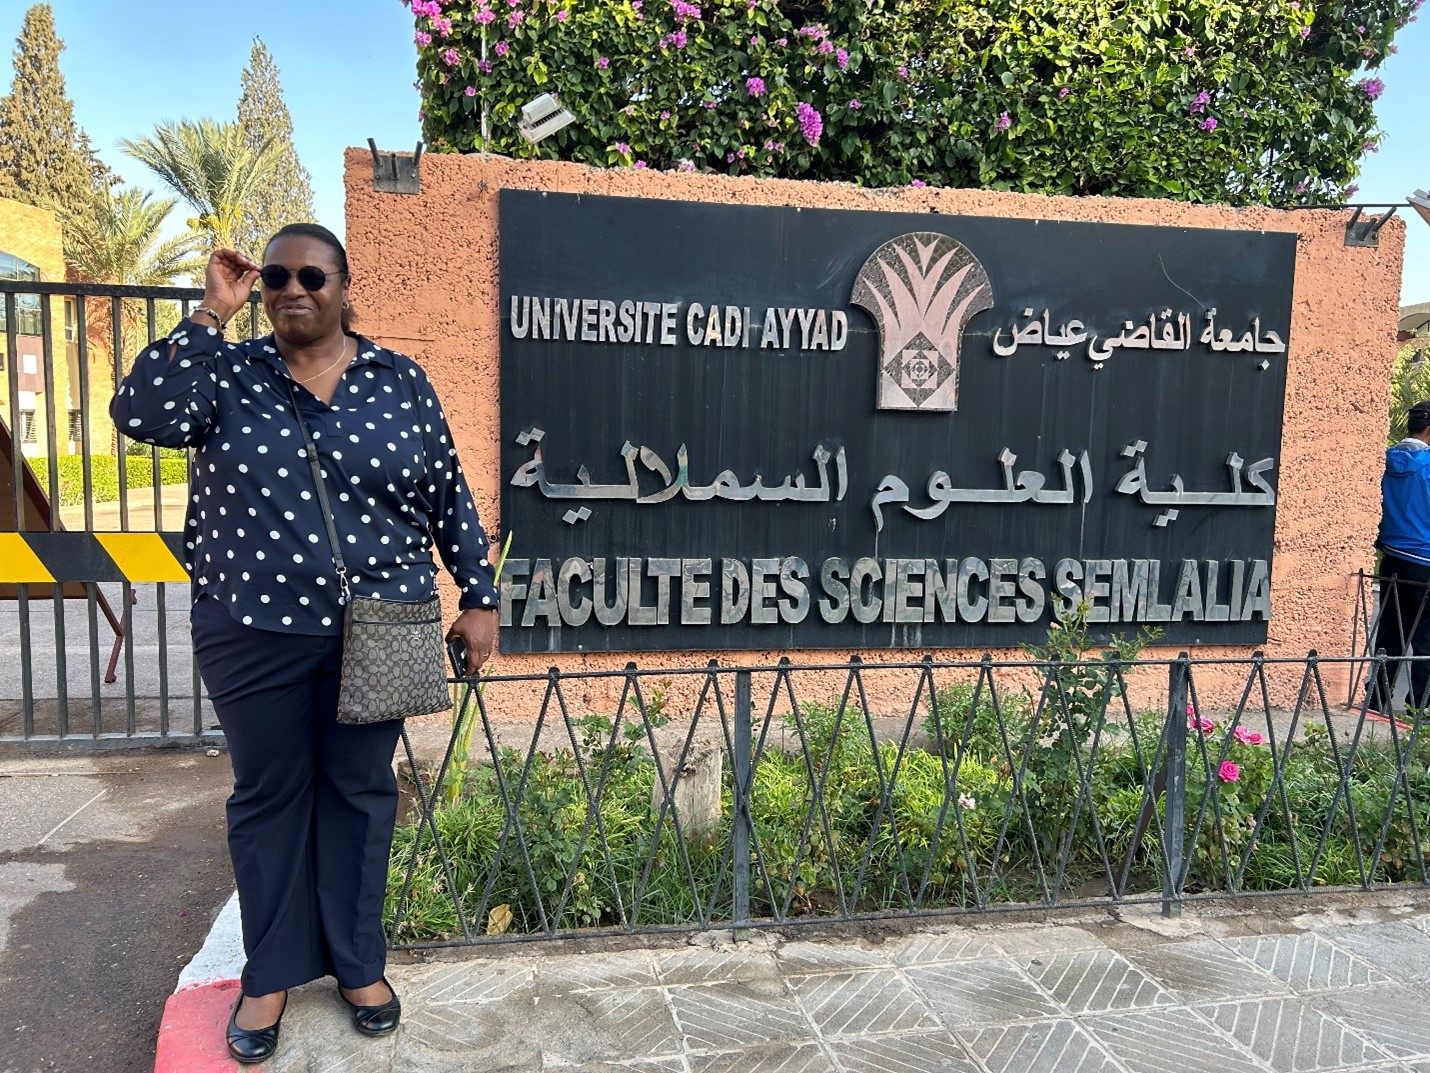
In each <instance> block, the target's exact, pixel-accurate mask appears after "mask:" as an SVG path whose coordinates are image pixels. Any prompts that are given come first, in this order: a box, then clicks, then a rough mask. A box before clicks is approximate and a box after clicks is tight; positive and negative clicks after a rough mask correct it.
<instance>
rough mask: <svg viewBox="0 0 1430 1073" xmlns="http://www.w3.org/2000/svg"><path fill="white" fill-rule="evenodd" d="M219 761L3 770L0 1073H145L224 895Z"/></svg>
mask: <svg viewBox="0 0 1430 1073" xmlns="http://www.w3.org/2000/svg"><path fill="white" fill-rule="evenodd" d="M229 788H230V772H229V765H228V757H227V755H219V756H217V757H209V756H206V755H205V754H204V753H202V752H198V753H194V752H179V751H174V750H163V751H153V752H148V753H139V754H127V755H122V756H109V757H102V758H97V759H93V760H90V759H80V760H76V759H73V758H56V759H29V758H24V757H14V756H12V757H9V758H5V759H0V1073H35V1071H41V1070H64V1071H66V1073H149V1071H151V1070H152V1069H153V1067H154V1047H155V1040H156V1037H157V1034H158V1029H159V1021H160V1017H161V1015H162V1013H163V1009H164V1002H165V1000H166V999H167V998H168V997H169V995H170V994H171V993H172V992H173V990H174V984H175V981H176V980H177V979H178V975H179V971H180V969H182V968H183V966H184V964H185V963H186V962H187V961H188V960H189V958H190V957H192V956H193V954H194V953H195V952H196V951H197V950H198V948H199V947H200V946H201V945H202V944H203V941H204V937H205V936H206V935H207V934H208V930H209V926H210V924H211V923H212V921H213V918H214V917H215V915H216V914H217V913H218V911H219V909H220V908H221V907H222V906H223V903H224V902H225V900H226V899H227V898H228V896H229V895H230V894H231V893H232V890H233V880H232V875H231V872H230V870H229V863H228V851H227V847H226V845H225V842H224V822H223V802H224V799H225V798H226V797H227V796H228V792H229Z"/></svg>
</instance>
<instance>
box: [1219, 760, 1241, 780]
mask: <svg viewBox="0 0 1430 1073" xmlns="http://www.w3.org/2000/svg"><path fill="white" fill-rule="evenodd" d="M1216 774H1217V778H1219V779H1221V781H1222V782H1236V781H1237V780H1238V779H1239V778H1241V768H1239V767H1237V766H1236V765H1235V764H1233V763H1232V762H1231V761H1230V760H1223V761H1222V762H1221V767H1219V768H1217V773H1216Z"/></svg>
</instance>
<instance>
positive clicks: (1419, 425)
mask: <svg viewBox="0 0 1430 1073" xmlns="http://www.w3.org/2000/svg"><path fill="white" fill-rule="evenodd" d="M1407 431H1408V433H1409V434H1408V435H1407V436H1406V437H1405V439H1403V440H1401V441H1400V442H1399V443H1397V444H1395V445H1394V446H1393V447H1391V448H1389V449H1388V450H1387V451H1386V452H1385V476H1383V477H1382V478H1381V480H1380V492H1381V515H1380V535H1379V536H1378V537H1377V538H1376V547H1377V548H1379V549H1380V551H1381V562H1380V610H1379V612H1378V615H1379V619H1378V622H1377V625H1376V630H1375V643H1374V646H1373V650H1374V651H1384V652H1385V654H1386V655H1387V656H1389V657H1390V659H1389V661H1388V662H1387V663H1386V667H1385V674H1384V675H1383V676H1382V677H1380V678H1378V679H1377V678H1375V677H1372V678H1371V681H1370V682H1369V684H1368V687H1367V690H1366V707H1367V708H1368V709H1371V710H1373V711H1377V712H1385V711H1389V710H1390V707H1391V695H1390V693H1389V690H1390V689H1391V688H1392V687H1393V686H1394V684H1395V679H1396V676H1397V674H1398V672H1399V671H1400V668H1401V666H1402V664H1401V663H1400V660H1401V659H1402V658H1403V657H1405V656H1408V655H1413V656H1430V605H1427V601H1426V598H1425V597H1426V593H1427V592H1430V400H1427V401H1425V402H1417V403H1416V404H1415V405H1414V406H1412V407H1411V408H1410V413H1409V423H1408V426H1407ZM1428 690H1430V662H1425V663H1422V662H1418V661H1417V662H1411V664H1410V699H1409V702H1408V706H1409V707H1411V708H1417V709H1418V708H1424V707H1426V706H1427V704H1430V696H1427V691H1428Z"/></svg>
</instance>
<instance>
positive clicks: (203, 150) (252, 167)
mask: <svg viewBox="0 0 1430 1073" xmlns="http://www.w3.org/2000/svg"><path fill="white" fill-rule="evenodd" d="M119 145H120V148H121V149H123V150H124V151H125V152H126V153H128V154H129V155H130V156H132V157H133V158H134V159H135V160H138V161H139V162H140V163H141V164H144V165H146V166H147V167H148V168H150V169H151V170H152V171H153V172H154V173H155V174H156V175H158V176H159V178H160V179H162V180H163V181H164V184H165V185H166V186H168V187H169V188H170V189H171V190H173V191H174V193H176V194H178V195H179V197H181V198H183V200H185V201H186V202H188V203H189V205H190V206H191V207H192V208H193V210H194V211H195V212H196V213H197V214H198V215H197V216H196V217H195V218H194V219H191V220H190V221H189V226H190V227H192V228H194V229H195V230H197V231H199V232H201V233H203V234H205V235H207V237H208V239H209V245H210V246H213V247H218V246H230V247H231V246H232V245H233V243H234V236H235V234H236V233H237V229H238V226H239V222H240V220H241V218H242V213H243V208H244V206H245V205H246V204H247V203H248V201H249V200H250V199H251V198H252V196H253V194H254V192H255V191H256V190H257V189H258V188H259V187H260V186H262V184H264V183H266V182H267V181H268V180H269V177H270V176H271V175H272V174H273V170H274V168H275V167H276V166H277V164H278V161H279V159H280V156H281V153H280V150H279V147H278V146H276V145H274V144H273V143H272V142H271V141H270V142H265V143H264V144H262V145H260V146H259V147H258V148H256V149H255V148H252V147H251V146H249V145H248V143H247V142H246V141H245V139H244V134H243V130H242V129H241V128H240V127H239V125H238V124H237V123H216V122H215V121H214V120H212V119H200V120H198V121H196V122H195V121H191V120H187V119H186V120H180V121H179V122H177V123H160V124H159V125H158V126H156V127H155V128H154V135H153V137H150V138H137V139H135V140H133V141H131V140H129V139H127V138H125V139H121V140H120V143H119Z"/></svg>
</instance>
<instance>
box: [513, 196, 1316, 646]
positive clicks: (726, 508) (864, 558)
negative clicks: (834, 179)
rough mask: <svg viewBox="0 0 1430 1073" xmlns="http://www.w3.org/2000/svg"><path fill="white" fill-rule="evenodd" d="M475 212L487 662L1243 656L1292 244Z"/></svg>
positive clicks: (707, 216)
mask: <svg viewBox="0 0 1430 1073" xmlns="http://www.w3.org/2000/svg"><path fill="white" fill-rule="evenodd" d="M500 213H501V215H500V232H501V298H500V301H501V434H502V462H501V465H502V471H501V481H502V523H503V525H502V527H503V529H505V530H506V531H508V532H510V533H512V534H513V535H514V539H513V544H512V552H511V558H510V559H509V560H508V563H507V568H506V573H505V575H504V577H503V589H504V593H503V601H502V614H503V625H504V626H505V627H506V629H505V631H504V633H503V639H502V646H503V648H504V649H506V650H507V651H578V650H579V651H635V650H652V649H658V650H676V649H686V650H718V649H742V648H743V649H749V648H759V649H790V648H840V649H860V648H865V649H867V648H908V647H914V648H932V647H1007V646H1015V645H1018V644H1021V643H1023V642H1027V641H1034V640H1037V639H1039V638H1041V637H1043V636H1044V635H1045V633H1046V629H1047V624H1048V622H1049V620H1050V617H1051V616H1052V615H1054V614H1057V613H1060V612H1061V611H1063V610H1065V609H1067V608H1070V607H1072V606H1075V605H1078V604H1080V603H1082V602H1084V601H1086V602H1087V604H1088V607H1089V613H1090V618H1091V620H1092V621H1093V622H1094V624H1095V629H1096V630H1097V631H1098V632H1099V633H1101V634H1102V635H1104V636H1105V635H1108V634H1112V633H1119V632H1121V633H1132V632H1135V630H1136V628H1137V624H1140V623H1146V624H1149V625H1155V626H1156V627H1157V628H1159V629H1160V630H1161V631H1162V636H1163V638H1164V639H1165V640H1166V641H1167V642H1168V643H1171V644H1191V643H1217V644H1239V645H1240V644H1256V643H1260V642H1263V641H1265V639H1266V629H1267V620H1268V619H1269V617H1270V615H1271V609H1272V600H1271V591H1270V569H1271V551H1272V543H1273V536H1274V531H1275V515H1276V507H1275V502H1276V495H1277V487H1278V483H1279V477H1280V466H1281V420H1282V408H1283V401H1284V396H1285V389H1286V350H1287V344H1288V342H1289V327H1290V317H1291V293H1292V282H1293V275H1294V266H1295V252H1296V236H1295V235H1293V234H1277V233H1259V232H1243V231H1223V230H1201V229H1192V228H1179V227H1146V226H1129V225H1113V224H1086V223H1059V222H1051V221H1047V220H1014V219H994V218H985V217H960V216H944V215H916V214H909V213H891V212H846V211H836V210H816V209H799V208H766V207H752V206H738V205H717V204H701V203H692V202H683V201H653V200H643V199H628V198H611V197H594V196H592V197H587V196H577V195H566V194H543V193H538V192H527V191H513V190H504V191H502V194H501V203H500Z"/></svg>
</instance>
